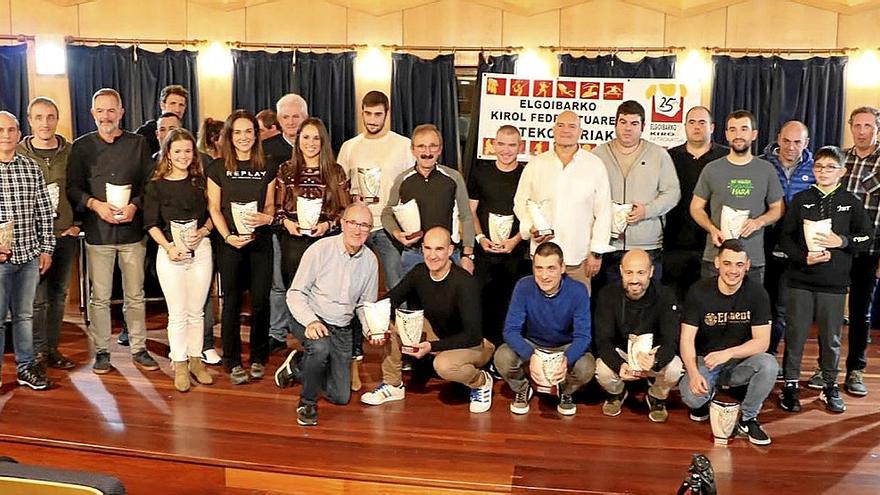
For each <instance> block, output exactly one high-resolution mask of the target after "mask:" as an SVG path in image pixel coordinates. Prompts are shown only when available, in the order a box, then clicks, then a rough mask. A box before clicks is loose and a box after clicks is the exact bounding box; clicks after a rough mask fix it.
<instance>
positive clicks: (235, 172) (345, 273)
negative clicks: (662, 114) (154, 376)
mask: <svg viewBox="0 0 880 495" xmlns="http://www.w3.org/2000/svg"><path fill="white" fill-rule="evenodd" d="M188 98H189V95H188V93H187V91H186V89H185V88H183V87H181V86H169V87H167V88H165V89H164V90H163V91H162V94H161V97H160V104H159V106H160V110H161V112H160V117H159V118H158V119H156V120H155V121H149V122H147V123H145V124H144V126H142V127H141V128H140V129H138V131H137V132H136V133H132V132H128V131H125V130H123V129H121V127H120V121H121V118H122V115H123V112H124V109H123V102H122V100H121V97H120V95H119V93H117V92H116V91H115V90H113V89H106V88H105V89H101V90H99V91H97V92H96V93H95V94H94V96H93V99H92V109H91V112H92V115H93V117H94V119H95V124H96V127H97V130H96V131H94V132H91V133H88V134H86V135H84V136H81V137H79V138H78V139H77V140H75V141H74V142H73V143H72V144H71V143H68V142H67V141H66V140H65V139H64V138H63V137H62V136H60V135H58V134H57V133H56V127H57V124H58V117H59V109H58V106H57V105H56V104H55V102H54V101H52V100H51V99H49V98H45V97H38V98H35V99H34V100H33V101H31V103H30V105H29V106H28V115H27V118H28V122H29V123H30V126H31V129H32V130H33V135H31V136H28V137H25V138H24V139H21V135H20V134H21V133H20V130H19V123H18V120H17V118H16V117H15V116H14V115H12V114H10V113H8V112H0V314H6V313H7V311H9V312H10V313H11V317H12V329H13V332H12V336H13V339H14V341H15V342H14V343H15V362H16V367H17V380H18V383H19V384H22V385H27V386H29V387H31V388H34V389H45V388H47V387H48V386H49V382H48V379H47V376H46V371H45V370H46V368H47V367H53V368H62V369H69V368H72V367H74V366H75V365H76V364H75V363H74V362H72V361H71V360H70V359H68V358H67V357H65V356H64V355H62V354H61V353H60V352H59V350H58V334H59V330H60V326H61V320H62V317H63V312H64V302H65V298H66V295H67V286H68V282H69V278H70V274H71V266H72V263H73V260H74V258H75V256H76V246H77V241H76V238H77V237H78V236H79V235H80V231H81V230H82V231H83V232H84V235H85V253H84V254H85V256H86V257H87V260H88V276H89V279H90V282H91V294H90V295H89V304H88V308H89V322H88V335H89V338H90V343H91V345H92V347H93V348H94V351H95V358H94V362H93V365H92V370H93V371H94V372H95V373H99V374H103V373H108V372H110V371H111V370H112V365H111V362H110V353H109V349H110V342H111V316H110V297H111V292H112V285H113V271H114V265H118V267H119V270H120V271H121V274H122V288H123V293H124V305H123V314H124V319H125V327H126V330H127V332H128V336H127V339H126V340H127V343H128V345H129V346H130V350H131V354H132V360H133V362H134V364H135V365H136V366H137V367H139V368H140V369H142V370H145V371H154V370H158V369H159V366H158V364H157V362H156V360H155V359H154V358H153V357H152V356H151V355H150V354H149V352H147V350H146V345H145V344H146V329H145V323H144V318H145V315H144V288H143V287H144V266H145V258H146V256H147V253H148V249H147V241H146V236H147V235H148V236H149V238H151V239H152V241H153V242H154V243H155V245H156V246H157V248H156V254H155V260H152V261H154V264H155V270H156V274H157V277H158V279H159V283H160V285H161V288H162V291H163V293H164V295H165V301H166V304H167V308H168V326H167V331H168V341H169V347H170V353H169V358H170V360H171V361H172V363H173V370H174V386H175V387H176V388H177V390H180V391H181V392H184V391H186V390H189V388H190V387H191V386H192V383H193V380H192V378H194V379H195V382H196V383H199V384H210V383H212V381H213V377H212V374H211V373H209V372H208V370H207V368H206V367H205V363H208V364H219V363H220V362H222V364H223V366H224V369H225V371H226V372H227V373H228V374H229V377H230V380H231V382H232V383H233V384H245V383H248V382H249V381H251V380H255V379H260V378H262V377H264V375H265V374H266V372H267V370H266V364H267V362H268V359H269V355H270V353H271V352H274V351H276V350H280V349H288V344H287V337H288V335H289V334H292V335H293V336H294V337H295V338H296V339H297V340H298V341H299V342H300V343H301V344H302V349H303V350H302V351H298V350H294V351H291V352H290V353H289V354H288V356H287V357H286V359H285V360H284V362H283V364H282V365H281V366H280V367H278V368H277V370H275V372H274V381H275V384H276V385H277V386H279V387H282V388H286V387H289V386H292V385H293V384H295V383H301V385H302V390H301V392H300V403H299V406H298V408H297V422H298V423H299V424H300V425H304V426H311V425H315V424H317V418H318V413H317V402H318V398H319V396H320V395H321V394H323V396H324V397H325V399H326V400H327V401H329V402H331V403H335V404H345V403H348V402H349V401H350V398H351V393H352V391H356V390H359V389H360V379H359V371H358V366H357V363H358V361H359V360H362V359H363V346H364V345H372V346H377V347H379V348H380V349H381V356H382V358H381V359H382V361H381V370H382V381H381V382H380V384H379V385H378V386H377V387H376V388H375V389H374V390H371V391H368V392H365V393H363V394H362V395H361V396H360V401H361V402H362V403H364V404H367V405H371V406H379V405H382V404H385V403H387V402H391V401H398V400H402V399H404V398H405V385H404V379H403V371H404V369H405V368H406V367H407V366H412V367H414V368H422V369H423V368H424V366H423V363H431V364H430V365H429V366H432V367H433V370H434V371H435V372H436V374H437V375H439V377H440V378H442V379H444V380H448V381H452V382H457V383H461V384H463V385H465V386H467V387H468V388H469V389H470V405H469V407H470V411H471V412H473V413H482V412H485V411H488V410H489V409H490V407H491V405H492V397H493V385H494V380H496V379H502V380H504V381H505V382H506V383H507V384H508V386H509V387H510V389H511V391H512V392H513V395H514V398H513V400H512V401H511V402H510V411H511V412H512V413H514V414H526V413H528V411H529V403H530V400H531V398H532V395H533V393H534V391H535V390H538V391H542V392H552V393H554V394H555V395H556V396H558V406H557V411H558V412H559V414H562V415H566V416H571V415H574V414H576V412H577V406H576V404H575V401H574V398H573V395H574V393H575V392H576V391H577V390H579V389H580V388H582V387H583V386H584V385H585V384H587V383H588V382H590V381H591V380H592V379H593V378H594V377H595V378H596V380H597V382H598V384H599V385H600V386H601V387H602V389H604V391H605V393H606V394H607V397H606V400H605V402H604V404H603V406H602V412H603V414H605V415H607V416H617V415H619V414H621V412H622V409H623V404H624V403H625V401H626V400H627V398H628V393H629V391H630V390H631V389H632V387H628V384H629V383H630V382H634V381H638V380H648V382H649V387H648V390H647V394H646V395H645V401H646V403H647V406H648V411H649V413H648V418H649V419H650V420H651V421H653V422H664V421H666V420H667V418H668V411H667V407H666V402H667V399H668V397H669V394H670V391H671V390H672V389H673V388H675V387H676V386H677V387H678V388H679V390H680V393H681V398H682V401H683V402H684V403H685V404H686V405H687V406H688V407H689V408H690V414H689V416H690V418H691V419H693V420H695V421H704V420H706V419H707V418H708V404H709V402H710V401H711V400H712V399H713V397H714V396H715V394H716V391H717V390H718V389H719V388H722V387H723V388H728V387H732V388H733V389H741V390H742V392H743V394H744V395H743V396H742V397H741V398H740V400H741V408H742V417H741V419H740V421H739V424H738V428H739V431H740V432H741V433H742V434H743V435H745V436H747V437H748V438H749V440H750V441H751V442H753V443H755V444H760V445H765V444H769V443H770V437H769V435H768V434H767V433H766V431H764V429H763V428H762V426H761V425H760V423H759V422H758V414H759V412H760V410H761V407H762V404H763V403H764V401H765V400H766V399H767V397H768V396H769V395H770V394H771V392H772V390H773V388H774V382H775V381H777V379H779V380H782V381H783V382H784V384H783V387H782V390H781V393H780V395H779V405H780V407H781V408H782V409H784V410H785V411H790V412H797V411H799V410H800V407H801V406H800V396H799V383H800V375H801V369H800V368H801V365H802V358H803V349H804V345H805V341H806V339H807V336H808V335H809V332H810V328H811V326H812V324H813V323H814V322H816V323H817V326H818V335H819V350H820V353H819V354H820V355H819V362H818V363H817V368H816V371H815V373H814V375H813V376H812V377H811V378H810V379H809V380H808V381H807V386H809V387H813V388H818V389H821V394H820V398H821V399H822V401H823V402H824V403H825V405H826V408H827V409H828V410H829V411H831V412H836V413H840V412H843V411H844V410H845V409H846V406H845V404H844V401H843V399H842V397H841V394H840V392H839V389H838V383H837V382H838V374H839V369H838V368H839V360H840V340H841V331H842V326H843V323H844V313H845V311H844V309H845V308H844V305H845V301H846V294H847V293H849V319H850V323H849V351H848V356H847V359H846V375H845V381H844V388H845V390H846V391H847V392H848V393H849V394H851V395H853V396H864V395H866V394H867V389H866V387H865V385H864V381H863V377H862V374H863V370H864V369H865V366H866V349H867V343H868V335H869V328H870V320H869V314H868V313H869V308H870V304H871V296H872V293H873V288H874V285H875V284H876V277H877V273H880V264H878V260H880V241H878V237H877V235H876V232H877V229H878V227H880V191H878V187H877V185H876V180H875V179H874V176H875V174H876V172H877V171H878V167H880V147H878V144H877V133H878V127H880V111H878V110H877V109H874V108H871V107H861V108H858V109H856V110H854V111H853V112H852V114H851V116H850V119H849V126H850V130H851V131H852V135H853V141H854V146H853V147H852V148H850V149H848V150H846V151H845V152H844V151H841V150H839V149H838V148H835V147H830V146H826V147H821V148H819V149H818V150H817V151H816V152H815V153H811V152H810V150H809V148H808V145H809V136H808V130H807V127H806V126H805V125H804V124H803V123H801V122H798V121H790V122H786V123H784V124H783V125H782V126H781V128H780V130H779V134H778V137H777V140H776V142H775V143H771V144H770V145H768V147H767V148H766V149H765V150H764V153H763V154H762V155H761V156H759V157H756V156H753V154H752V151H751V149H752V143H753V142H754V141H755V139H756V138H757V130H756V124H755V118H754V116H753V115H752V114H751V113H749V112H748V111H745V110H739V111H736V112H733V113H731V114H730V115H728V116H726V118H725V119H724V121H723V122H724V125H725V135H726V137H727V141H728V142H727V145H728V146H729V147H727V146H722V145H720V144H716V143H713V142H712V141H711V135H712V133H713V130H714V123H713V122H714V119H713V116H712V114H711V112H710V110H709V109H708V108H706V107H702V106H697V107H693V108H691V109H690V110H689V111H688V112H687V115H686V122H685V129H686V135H687V141H686V142H685V143H684V144H682V145H680V146H677V147H675V148H672V149H669V150H666V149H664V148H662V147H660V146H658V145H655V144H653V143H651V142H649V141H647V140H645V139H644V138H643V137H642V132H643V130H644V128H645V110H644V108H643V107H642V106H641V105H640V104H639V103H638V102H635V101H625V102H623V103H622V104H621V105H620V106H619V108H618V110H617V114H616V117H615V124H614V125H615V133H614V138H613V139H612V140H611V141H609V142H607V143H603V144H601V145H599V146H597V147H596V148H595V149H593V150H587V149H584V147H582V146H581V145H580V144H579V140H580V139H581V136H582V133H583V129H582V126H581V123H582V118H581V117H579V116H578V115H577V114H575V113H574V112H570V111H563V112H561V113H560V114H558V115H557V116H556V118H555V123H554V126H553V140H554V143H553V147H552V149H551V150H549V151H547V152H544V153H541V154H538V155H536V156H533V157H531V159H530V160H529V162H528V163H527V164H525V163H521V162H519V161H518V153H519V150H520V144H521V137H520V132H519V130H518V129H517V128H516V127H513V126H502V127H501V128H499V129H498V132H497V134H496V137H495V139H494V142H493V148H494V152H495V155H496V160H494V161H480V162H478V163H477V164H476V165H475V166H474V168H473V169H472V170H469V171H468V174H467V179H465V178H464V177H463V176H462V174H461V173H460V172H459V170H458V169H457V167H455V166H454V164H451V165H453V166H447V165H444V164H440V163H439V161H438V159H439V157H440V156H441V153H442V149H443V145H444V143H443V141H442V136H441V134H440V132H439V131H438V129H437V128H436V127H435V126H434V125H431V124H423V125H419V126H417V127H416V128H415V129H414V130H413V132H412V135H411V136H410V137H409V138H407V137H405V136H401V135H399V134H397V133H395V132H392V131H390V130H388V129H387V128H386V120H387V117H388V115H389V112H390V103H389V100H388V98H387V96H386V95H384V94H383V93H381V92H378V91H371V92H369V93H367V94H366V95H365V96H364V98H363V101H362V107H361V111H362V117H363V123H364V129H365V130H364V132H363V133H362V134H360V135H358V136H356V137H354V138H352V139H350V140H348V141H346V142H345V143H344V144H343V145H342V147H341V149H340V150H339V152H338V154H337V153H334V151H333V150H332V149H331V146H330V139H329V136H328V133H327V129H326V127H325V126H324V124H323V123H322V122H321V120H320V119H317V118H312V117H309V114H308V106H307V104H306V102H305V100H304V99H303V98H301V97H300V96H298V95H295V94H288V95H285V96H284V97H282V98H281V99H280V100H278V102H277V105H276V108H275V111H274V112H273V111H270V110H265V111H263V112H260V113H259V114H257V115H252V114H250V113H249V112H247V111H244V110H236V111H234V112H232V114H230V115H229V116H228V117H227V118H226V120H225V121H224V122H222V123H221V122H220V121H216V120H213V119H206V120H205V121H204V123H203V125H202V128H201V129H200V130H199V133H198V134H199V135H198V139H196V137H195V136H194V135H193V134H192V133H190V132H189V131H188V130H186V129H184V128H183V126H182V123H181V118H182V116H183V115H184V112H185V111H186V106H187V101H188ZM407 209H408V210H409V215H410V216H409V217H406V213H403V212H405V211H406V210H407ZM413 210H414V211H415V212H416V215H415V217H416V218H417V219H418V220H417V223H416V227H413V226H412V224H413V222H412V213H413ZM4 232H5V233H6V234H5V237H4V235H3V234H4ZM4 239H7V241H6V242H7V244H4V243H3V242H2V241H3V240H4ZM380 267H381V271H382V272H381V278H382V279H383V281H384V287H385V288H386V289H387V291H386V292H385V294H384V296H383V299H387V300H388V301H387V305H385V306H382V305H380V304H379V303H381V302H382V301H379V302H378V303H377V299H379V294H380V285H381V284H380V273H379V270H380ZM217 273H219V280H220V288H221V291H222V310H221V337H222V358H220V356H219V354H218V353H217V351H216V350H215V348H214V342H213V318H212V315H213V307H212V303H211V297H210V287H211V283H212V281H213V280H214V276H215V274H217ZM701 277H702V278H701ZM248 292H249V293H250V339H249V347H250V352H249V353H248V361H247V366H245V362H244V360H243V352H242V339H241V328H240V321H241V316H242V306H243V300H244V295H245V293H248ZM377 308H384V309H377ZM368 310H369V312H370V314H368ZM398 310H403V311H422V315H423V318H424V323H423V325H424V326H423V328H422V338H421V339H416V340H417V341H416V342H415V343H412V342H410V343H409V344H407V345H404V343H403V339H402V338H401V334H400V332H399V327H400V325H403V322H402V321H395V320H396V319H399V318H400V316H397V315H401V314H402V313H400V312H399V311H398ZM377 311H378V312H380V313H381V312H384V311H389V314H388V315H384V316H387V319H388V320H390V321H391V324H390V325H389V326H388V328H387V329H385V330H387V331H385V330H383V329H379V331H378V332H376V331H375V327H376V323H375V321H373V320H375V316H376V312H377ZM380 316H381V315H380ZM380 320H381V318H380ZM783 337H784V341H785V346H784V348H785V352H784V356H783V357H782V360H781V362H782V366H781V367H780V366H779V364H778V361H777V358H776V357H774V355H775V354H776V352H777V348H778V344H779V342H780V340H782V339H783ZM408 340H409V339H408ZM2 342H3V341H2V340H0V350H2ZM646 342H647V344H646Z"/></svg>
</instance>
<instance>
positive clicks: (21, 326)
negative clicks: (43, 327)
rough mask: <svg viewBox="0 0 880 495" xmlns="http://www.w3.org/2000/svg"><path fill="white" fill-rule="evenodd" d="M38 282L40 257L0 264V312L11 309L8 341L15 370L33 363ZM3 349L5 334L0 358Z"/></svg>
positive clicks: (1, 341)
mask: <svg viewBox="0 0 880 495" xmlns="http://www.w3.org/2000/svg"><path fill="white" fill-rule="evenodd" d="M39 282H40V258H39V257H37V258H34V259H32V260H30V261H28V262H27V263H22V264H20V265H15V264H12V263H8V262H7V263H0V315H3V316H5V315H6V313H7V312H8V311H11V312H12V341H13V343H14V345H15V367H16V369H17V370H18V371H22V370H24V369H27V368H28V367H30V366H31V365H32V364H33V363H34V295H35V294H36V292H37V284H38V283H39ZM5 350H6V333H5V332H2V335H0V357H2V356H3V353H4V352H5Z"/></svg>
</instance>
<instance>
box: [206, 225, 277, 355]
mask: <svg viewBox="0 0 880 495" xmlns="http://www.w3.org/2000/svg"><path fill="white" fill-rule="evenodd" d="M219 254H220V256H219V258H220V259H219V261H218V267H219V270H220V284H221V285H222V287H223V312H222V314H221V319H220V324H221V329H220V335H221V339H222V341H223V364H224V366H225V367H226V370H227V371H230V370H232V368H234V367H235V366H241V364H242V362H241V304H242V296H243V295H244V292H245V291H246V290H250V292H251V332H250V341H251V342H250V344H251V357H250V361H251V363H260V364H265V363H266V362H267V361H268V360H269V289H270V288H271V287H272V238H271V237H270V234H269V233H268V232H258V233H257V237H256V238H255V239H254V240H253V241H251V242H250V244H248V245H246V246H244V247H243V248H241V249H236V248H234V247H232V246H230V245H229V244H225V243H224V244H222V245H221V246H220V248H219Z"/></svg>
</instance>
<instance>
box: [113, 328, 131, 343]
mask: <svg viewBox="0 0 880 495" xmlns="http://www.w3.org/2000/svg"><path fill="white" fill-rule="evenodd" d="M116 343H117V344H119V345H122V346H125V347H128V344H129V342H128V329H127V328H125V327H122V331H120V332H119V337H116Z"/></svg>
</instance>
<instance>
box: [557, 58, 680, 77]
mask: <svg viewBox="0 0 880 495" xmlns="http://www.w3.org/2000/svg"><path fill="white" fill-rule="evenodd" d="M674 74H675V55H666V56H663V57H645V58H643V59H641V60H639V61H638V62H624V61H623V60H620V59H619V58H617V55H599V56H598V57H573V56H571V55H569V54H563V55H560V56H559V75H560V76H562V77H625V78H629V79H652V78H660V79H664V78H671V77H673V75H674Z"/></svg>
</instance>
